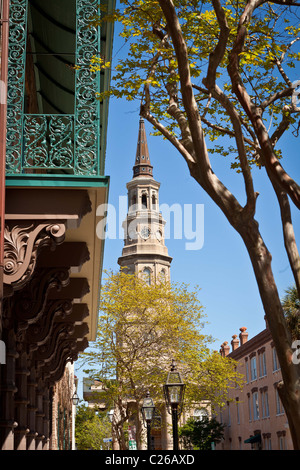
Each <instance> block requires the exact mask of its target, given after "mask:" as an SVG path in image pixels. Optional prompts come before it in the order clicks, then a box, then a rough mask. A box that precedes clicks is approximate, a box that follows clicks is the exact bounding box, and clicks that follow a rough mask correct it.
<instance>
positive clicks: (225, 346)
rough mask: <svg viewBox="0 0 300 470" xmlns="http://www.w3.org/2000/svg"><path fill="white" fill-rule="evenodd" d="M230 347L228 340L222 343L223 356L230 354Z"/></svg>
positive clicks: (221, 351)
mask: <svg viewBox="0 0 300 470" xmlns="http://www.w3.org/2000/svg"><path fill="white" fill-rule="evenodd" d="M229 351H230V347H229V346H228V343H227V341H224V343H223V344H222V345H221V349H220V353H221V356H222V357H225V356H227V354H229Z"/></svg>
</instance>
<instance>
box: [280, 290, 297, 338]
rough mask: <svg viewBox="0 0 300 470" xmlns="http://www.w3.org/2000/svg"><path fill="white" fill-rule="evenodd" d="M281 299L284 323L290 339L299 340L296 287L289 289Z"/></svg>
mask: <svg viewBox="0 0 300 470" xmlns="http://www.w3.org/2000/svg"><path fill="white" fill-rule="evenodd" d="M285 293H286V295H285V296H284V298H283V299H282V306H283V311H284V315H285V318H286V322H287V325H288V328H289V330H290V331H291V335H292V339H293V340H298V339H299V338H300V300H299V295H298V291H297V289H296V286H292V287H289V288H288V289H287V290H286V291H285Z"/></svg>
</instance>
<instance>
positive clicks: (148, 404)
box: [142, 390, 155, 450]
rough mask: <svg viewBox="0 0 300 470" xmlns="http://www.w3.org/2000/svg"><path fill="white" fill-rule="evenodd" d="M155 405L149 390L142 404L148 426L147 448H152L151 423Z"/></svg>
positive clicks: (144, 418) (143, 414)
mask: <svg viewBox="0 0 300 470" xmlns="http://www.w3.org/2000/svg"><path fill="white" fill-rule="evenodd" d="M154 414H155V406H154V402H153V400H152V398H151V397H150V392H149V390H148V391H147V394H146V398H144V401H143V406H142V416H143V420H144V423H146V428H147V449H148V450H150V446H151V424H152V421H153V419H154Z"/></svg>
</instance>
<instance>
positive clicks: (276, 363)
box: [272, 347, 280, 372]
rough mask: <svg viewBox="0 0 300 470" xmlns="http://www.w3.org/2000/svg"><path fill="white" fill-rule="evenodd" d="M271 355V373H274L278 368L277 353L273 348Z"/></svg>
mask: <svg viewBox="0 0 300 470" xmlns="http://www.w3.org/2000/svg"><path fill="white" fill-rule="evenodd" d="M272 353H273V372H275V371H276V370H279V369H280V366H279V362H278V357H277V352H276V349H275V348H274V347H273V349H272Z"/></svg>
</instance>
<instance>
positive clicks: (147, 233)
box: [140, 227, 151, 240]
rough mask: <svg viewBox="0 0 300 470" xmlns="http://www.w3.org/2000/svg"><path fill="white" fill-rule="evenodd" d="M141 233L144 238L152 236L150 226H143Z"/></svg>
mask: <svg viewBox="0 0 300 470" xmlns="http://www.w3.org/2000/svg"><path fill="white" fill-rule="evenodd" d="M140 233H141V237H142V238H143V239H144V240H146V239H147V238H149V237H150V233H151V232H150V229H149V227H142V229H141V232H140Z"/></svg>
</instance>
